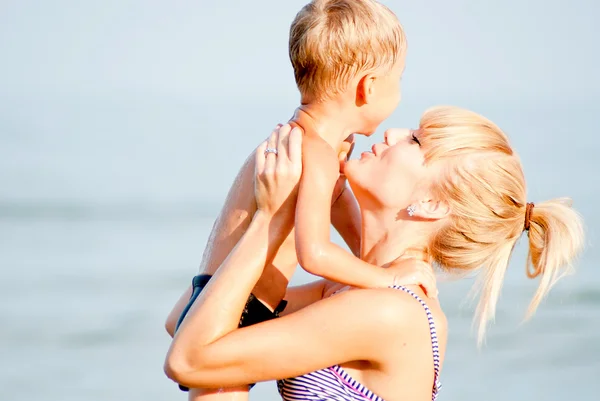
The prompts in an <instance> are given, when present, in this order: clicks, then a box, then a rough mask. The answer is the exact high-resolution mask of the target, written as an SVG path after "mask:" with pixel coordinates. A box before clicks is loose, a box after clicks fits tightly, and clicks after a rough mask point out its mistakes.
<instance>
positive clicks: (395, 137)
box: [383, 128, 410, 146]
mask: <svg viewBox="0 0 600 401" xmlns="http://www.w3.org/2000/svg"><path fill="white" fill-rule="evenodd" d="M408 135H410V130H409V129H408V128H390V129H388V130H386V131H385V132H384V134H383V137H384V138H385V142H386V143H387V144H388V145H389V146H393V145H394V144H396V143H397V142H398V141H399V140H400V139H402V138H405V137H407V136H408Z"/></svg>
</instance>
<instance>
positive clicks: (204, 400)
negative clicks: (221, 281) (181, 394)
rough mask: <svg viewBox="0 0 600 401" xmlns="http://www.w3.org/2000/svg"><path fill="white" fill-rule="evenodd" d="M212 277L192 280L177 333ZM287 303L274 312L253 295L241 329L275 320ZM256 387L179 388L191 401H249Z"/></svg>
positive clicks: (247, 306)
mask: <svg viewBox="0 0 600 401" xmlns="http://www.w3.org/2000/svg"><path fill="white" fill-rule="evenodd" d="M210 278H211V276H210V275H207V274H201V275H198V276H195V277H194V279H193V280H192V295H191V297H190V300H189V302H188V304H187V305H186V306H185V308H184V309H183V311H182V312H181V316H180V317H179V321H178V322H177V326H176V328H175V331H177V329H178V328H179V326H180V325H181V323H182V322H183V319H184V318H185V316H186V314H187V313H188V311H189V310H190V308H191V307H192V305H193V304H194V301H195V300H196V298H198V295H200V293H201V292H202V290H203V289H204V287H206V285H207V284H208V282H209V280H210ZM286 305H287V301H281V302H280V303H279V305H278V306H277V308H276V309H275V310H274V311H271V310H270V309H269V308H268V307H267V306H266V305H264V304H263V303H262V302H260V301H259V300H258V299H257V298H256V297H255V296H254V295H253V294H250V296H249V297H248V301H247V302H246V307H245V308H244V311H243V312H242V315H241V317H240V324H239V327H247V326H252V325H253V324H256V323H260V322H265V321H267V320H271V319H275V318H276V317H279V314H280V313H281V312H282V311H283V310H284V309H285V307H286ZM253 386H254V384H250V385H246V386H240V387H232V388H224V389H188V388H187V387H185V386H182V385H179V388H180V389H181V390H183V391H189V395H188V399H189V400H190V401H212V400H218V401H244V400H247V399H248V391H249V390H250V389H251V388H252V387H253Z"/></svg>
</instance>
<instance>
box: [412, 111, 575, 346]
mask: <svg viewBox="0 0 600 401" xmlns="http://www.w3.org/2000/svg"><path fill="white" fill-rule="evenodd" d="M420 129H421V131H422V132H421V135H420V138H419V140H420V142H421V145H422V147H423V150H424V152H425V160H426V163H438V162H442V161H443V162H444V164H443V165H442V166H443V168H442V171H443V172H442V174H441V175H440V176H439V179H437V180H436V182H435V183H434V184H433V186H432V192H433V193H434V196H436V197H437V198H438V199H442V200H445V201H447V202H448V203H449V206H450V210H451V215H450V218H449V221H448V223H447V224H446V225H445V226H444V227H443V228H442V229H441V230H439V231H438V232H436V234H435V235H434V237H433V238H432V239H431V241H430V243H429V244H428V252H429V254H430V256H431V258H432V259H433V260H434V262H435V263H436V264H438V265H439V266H440V267H442V268H443V269H445V270H447V271H451V272H452V271H464V272H466V271H472V270H475V269H481V270H482V272H481V276H480V284H481V286H480V287H479V294H480V300H479V304H478V306H477V311H476V319H477V325H478V333H477V334H478V342H479V344H481V342H482V341H483V338H484V336H485V329H486V326H487V323H488V322H489V321H490V320H492V319H493V318H494V314H495V311H496V304H497V301H498V297H499V295H500V290H501V288H502V282H503V279H504V274H505V272H506V269H507V267H508V263H509V259H510V256H511V254H512V251H513V248H514V246H515V244H516V242H517V240H518V239H519V238H520V237H521V234H522V233H523V231H527V234H528V237H529V253H528V256H527V262H526V266H527V267H526V269H527V270H526V271H527V276H528V277H529V278H536V277H538V276H539V277H540V284H539V287H538V289H537V292H536V293H535V296H534V298H533V300H532V301H531V303H530V305H529V309H528V312H527V317H530V316H531V315H532V314H533V313H534V312H535V310H536V308H537V307H538V306H539V304H540V302H541V300H542V299H543V297H544V296H545V295H546V294H547V293H548V291H549V290H550V288H551V287H552V286H553V285H554V284H555V283H556V281H557V280H558V279H560V278H561V277H562V276H564V275H565V274H566V273H568V272H569V271H570V270H571V268H572V261H573V259H574V258H575V257H576V256H577V254H578V253H579V252H580V251H581V249H582V247H583V238H584V234H583V224H582V219H581V217H580V215H579V214H578V213H577V212H576V211H575V210H573V209H572V208H571V202H570V200H569V199H567V198H561V199H555V200H550V201H546V202H540V203H535V205H531V206H529V209H530V210H529V211H530V213H529V215H528V216H527V217H528V220H527V222H526V212H527V209H528V206H527V202H528V199H527V191H526V185H525V177H524V175H523V169H522V166H521V162H520V160H519V157H518V156H517V154H516V153H515V152H514V151H513V149H512V148H511V146H510V144H509V141H508V138H507V136H506V135H505V134H504V133H503V132H502V130H501V129H500V128H498V126H496V125H495V124H494V123H493V122H491V121H490V120H488V119H486V118H485V117H483V116H480V115H479V114H477V113H474V112H472V111H468V110H464V109H460V108H457V107H436V108H433V109H430V110H428V111H426V112H425V113H424V114H423V116H422V118H421V122H420ZM527 228H528V229H527Z"/></svg>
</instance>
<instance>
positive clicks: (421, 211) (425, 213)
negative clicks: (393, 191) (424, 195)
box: [414, 199, 450, 220]
mask: <svg viewBox="0 0 600 401" xmlns="http://www.w3.org/2000/svg"><path fill="white" fill-rule="evenodd" d="M449 214H450V205H449V204H448V202H446V201H441V200H435V199H427V200H423V201H420V202H419V203H418V204H417V207H416V208H415V210H414V216H415V217H419V218H421V219H427V220H440V219H443V218H445V217H447V216H448V215H449Z"/></svg>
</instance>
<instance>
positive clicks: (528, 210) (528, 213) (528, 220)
mask: <svg viewBox="0 0 600 401" xmlns="http://www.w3.org/2000/svg"><path fill="white" fill-rule="evenodd" d="M534 206H535V205H534V203H533V202H530V203H528V204H527V207H526V208H525V225H524V226H523V231H529V226H530V224H531V211H532V210H533V207H534Z"/></svg>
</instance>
